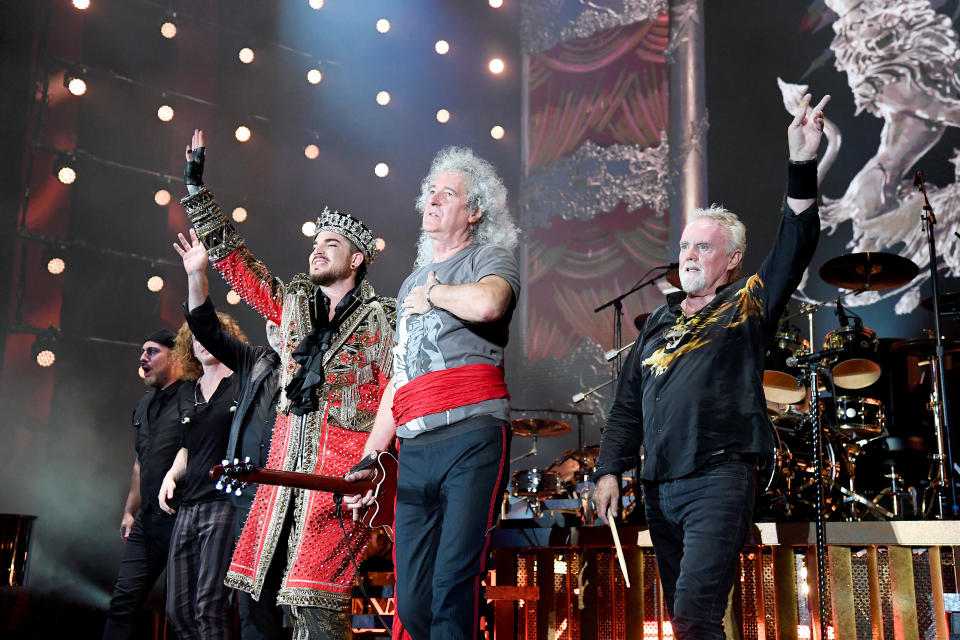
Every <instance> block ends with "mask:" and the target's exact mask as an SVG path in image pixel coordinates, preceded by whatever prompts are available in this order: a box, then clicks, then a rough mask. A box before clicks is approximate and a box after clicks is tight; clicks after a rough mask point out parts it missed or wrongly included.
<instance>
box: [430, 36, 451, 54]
mask: <svg viewBox="0 0 960 640" xmlns="http://www.w3.org/2000/svg"><path fill="white" fill-rule="evenodd" d="M433 50H434V51H436V52H437V53H439V54H440V55H444V54H446V53H447V52H448V51H450V43H449V42H447V41H446V40H437V43H436V44H435V45H433Z"/></svg>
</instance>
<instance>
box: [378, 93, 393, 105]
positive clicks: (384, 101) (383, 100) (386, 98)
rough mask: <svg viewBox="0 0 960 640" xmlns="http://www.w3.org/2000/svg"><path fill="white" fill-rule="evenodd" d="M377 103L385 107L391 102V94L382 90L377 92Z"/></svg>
mask: <svg viewBox="0 0 960 640" xmlns="http://www.w3.org/2000/svg"><path fill="white" fill-rule="evenodd" d="M377 104H378V105H380V106H381V107H385V106H387V105H388V104H390V94H389V93H388V92H386V91H380V92H379V93H377Z"/></svg>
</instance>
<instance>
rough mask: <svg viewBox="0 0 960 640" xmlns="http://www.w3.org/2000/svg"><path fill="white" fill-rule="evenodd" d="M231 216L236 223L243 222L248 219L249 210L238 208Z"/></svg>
mask: <svg viewBox="0 0 960 640" xmlns="http://www.w3.org/2000/svg"><path fill="white" fill-rule="evenodd" d="M230 215H231V216H232V217H233V221H234V222H243V221H244V220H246V219H247V210H246V209H244V208H243V207H237V208H236V209H234V210H233V213H231V214H230Z"/></svg>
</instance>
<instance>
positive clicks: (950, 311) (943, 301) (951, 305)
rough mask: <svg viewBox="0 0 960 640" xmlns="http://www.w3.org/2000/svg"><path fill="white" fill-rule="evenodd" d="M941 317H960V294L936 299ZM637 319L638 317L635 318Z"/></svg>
mask: <svg viewBox="0 0 960 640" xmlns="http://www.w3.org/2000/svg"><path fill="white" fill-rule="evenodd" d="M938 302H939V304H940V315H941V316H957V317H960V292H954V293H941V294H940V298H939V299H938ZM920 306H921V307H923V308H924V309H926V310H927V311H933V296H930V297H929V298H924V299H923V300H921V301H920ZM637 317H638V318H639V316H637Z"/></svg>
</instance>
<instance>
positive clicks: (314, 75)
mask: <svg viewBox="0 0 960 640" xmlns="http://www.w3.org/2000/svg"><path fill="white" fill-rule="evenodd" d="M321 80H323V74H322V73H320V69H310V71H307V82H309V83H310V84H320V81H321Z"/></svg>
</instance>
